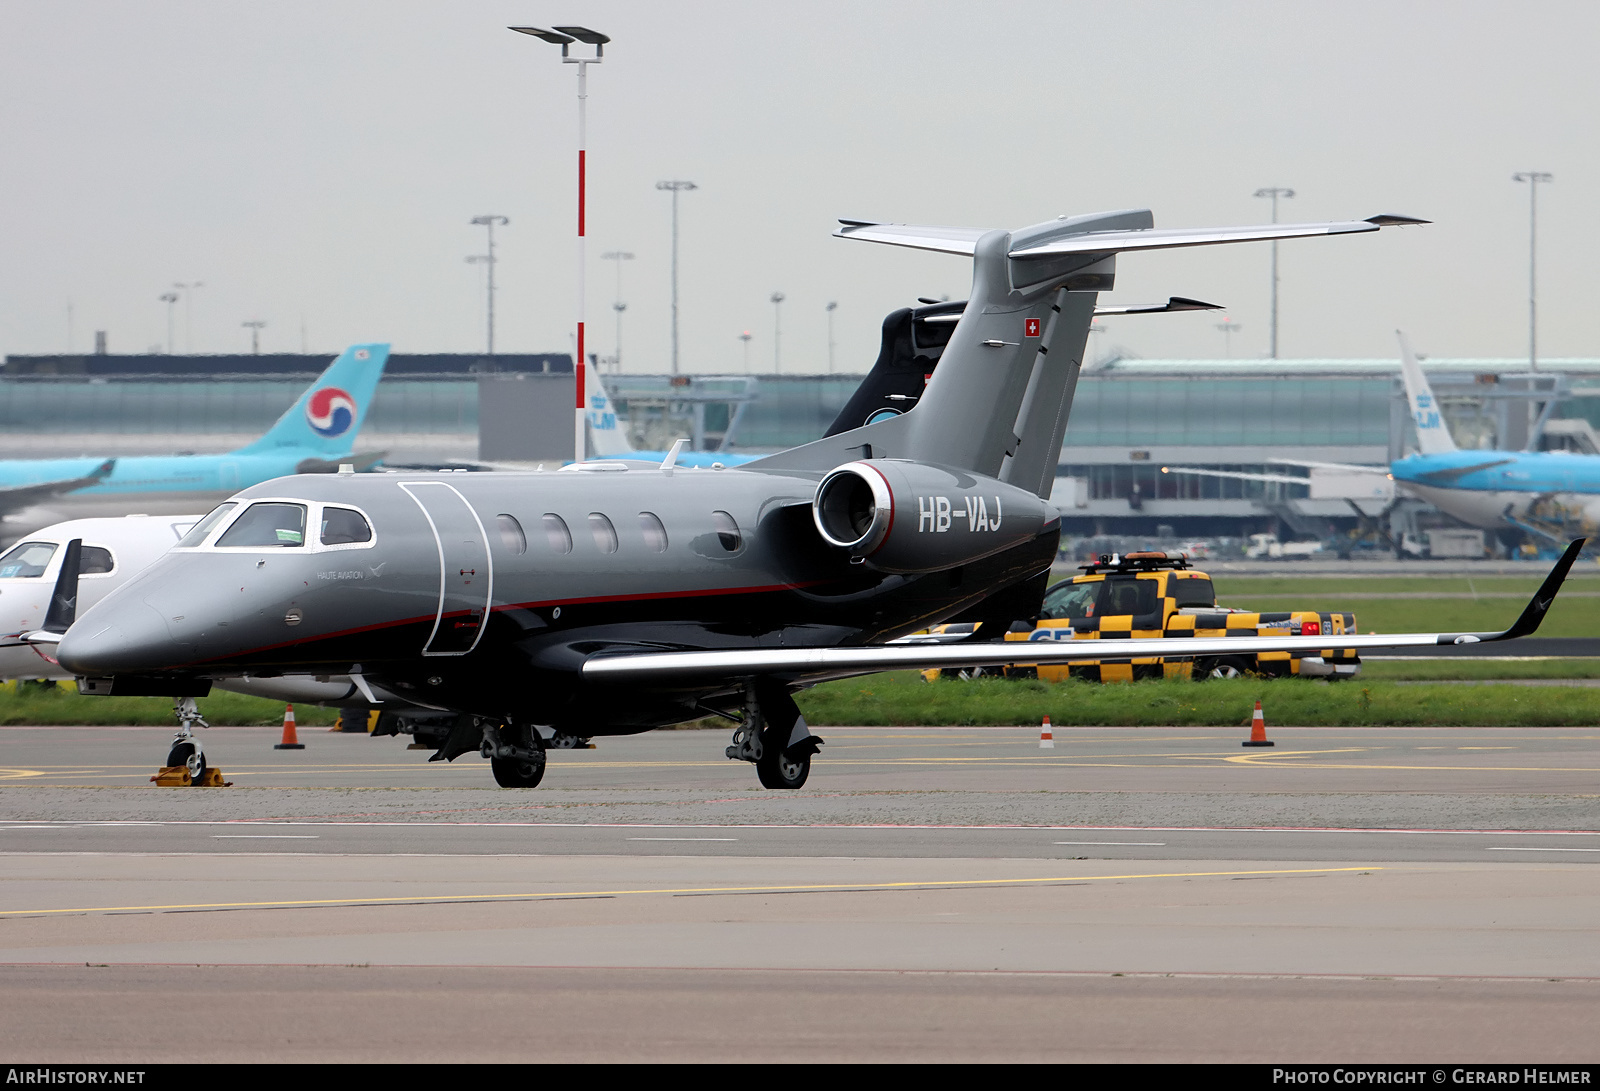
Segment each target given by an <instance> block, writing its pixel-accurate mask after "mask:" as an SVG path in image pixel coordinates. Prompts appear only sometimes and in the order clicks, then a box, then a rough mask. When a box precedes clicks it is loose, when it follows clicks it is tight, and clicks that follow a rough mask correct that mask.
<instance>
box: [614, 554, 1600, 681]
mask: <svg viewBox="0 0 1600 1091" xmlns="http://www.w3.org/2000/svg"><path fill="white" fill-rule="evenodd" d="M1583 543H1584V539H1582V538H1579V539H1577V540H1576V541H1574V542H1572V543H1571V544H1570V545H1568V546H1567V550H1566V552H1565V553H1564V554H1562V556H1561V559H1560V560H1559V561H1557V562H1556V564H1555V567H1554V568H1552V569H1551V570H1550V574H1549V575H1548V576H1546V577H1545V580H1544V583H1543V584H1541V585H1540V587H1539V590H1538V591H1536V592H1534V596H1533V598H1532V599H1531V600H1530V601H1529V602H1528V605H1527V607H1526V608H1525V609H1524V610H1523V611H1522V616H1520V617H1519V618H1517V620H1516V622H1515V623H1514V624H1512V626H1511V627H1510V628H1509V629H1504V630H1501V631H1500V632H1497V633H1391V634H1386V635H1373V636H1361V635H1359V634H1346V635H1340V636H1332V635H1324V636H1282V637H1273V636H1241V637H1204V638H1202V637H1195V638H1182V637H1162V638H1159V639H1154V640H1133V639H1128V640H1115V639H1105V638H1100V639H1094V640H1062V641H1053V640H1041V641H1002V642H994V643H988V642H982V643H973V644H943V645H940V644H894V645H886V644H878V645H869V646H867V647H855V648H741V649H734V650H727V651H663V652H617V653H606V652H599V653H596V654H594V655H592V656H590V657H589V658H588V659H587V660H586V661H585V662H584V664H583V677H584V678H585V679H586V680H588V681H592V682H598V683H605V682H612V681H629V682H644V681H656V682H673V681H679V680H684V679H689V678H705V677H708V676H709V677H723V678H739V677H749V676H756V675H766V676H772V675H778V676H787V677H789V678H791V679H795V680H800V679H821V678H826V677H829V676H836V675H850V674H865V673H871V672H875V671H887V670H907V669H916V670H922V669H927V668H930V667H941V668H947V669H957V668H963V667H987V666H1001V665H1006V664H1012V663H1070V662H1073V661H1075V660H1085V659H1129V658H1133V657H1137V656H1162V655H1169V656H1170V655H1174V654H1178V655H1229V654H1234V653H1238V652H1269V651H1301V652H1315V651H1317V650H1319V649H1322V648H1353V649H1356V650H1360V649H1362V648H1420V647H1436V646H1439V645H1448V644H1477V643H1483V642H1488V641H1497V640H1514V639H1516V638H1517V637H1520V636H1527V635H1529V634H1530V633H1532V632H1534V631H1535V630H1536V629H1538V628H1539V623H1540V622H1541V621H1543V620H1544V616H1545V614H1546V613H1547V612H1548V611H1549V609H1550V605H1551V603H1553V602H1554V601H1555V597H1556V593H1557V592H1558V591H1560V589H1561V584H1562V582H1563V581H1564V580H1565V579H1566V578H1567V573H1568V572H1569V571H1570V570H1571V568H1572V565H1573V563H1574V562H1575V561H1576V560H1577V559H1578V554H1579V553H1580V552H1582V550H1583Z"/></svg>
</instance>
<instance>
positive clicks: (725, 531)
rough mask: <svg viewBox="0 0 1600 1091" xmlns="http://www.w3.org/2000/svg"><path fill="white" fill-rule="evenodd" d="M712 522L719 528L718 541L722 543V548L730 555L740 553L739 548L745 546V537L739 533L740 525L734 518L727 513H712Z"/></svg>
mask: <svg viewBox="0 0 1600 1091" xmlns="http://www.w3.org/2000/svg"><path fill="white" fill-rule="evenodd" d="M711 521H712V523H714V524H715V525H716V528H717V541H719V542H721V543H722V548H723V549H726V550H727V551H728V552H729V553H737V552H739V546H741V545H742V544H744V537H743V535H741V534H740V533H739V524H738V523H736V522H734V519H733V516H731V515H729V514H728V513H727V512H725V511H714V512H712V513H711Z"/></svg>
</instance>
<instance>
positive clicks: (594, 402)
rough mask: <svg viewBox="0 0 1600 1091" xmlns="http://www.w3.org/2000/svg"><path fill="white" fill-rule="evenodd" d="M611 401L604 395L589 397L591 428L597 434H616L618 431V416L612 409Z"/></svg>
mask: <svg viewBox="0 0 1600 1091" xmlns="http://www.w3.org/2000/svg"><path fill="white" fill-rule="evenodd" d="M610 406H611V402H610V399H608V398H607V397H606V396H605V395H604V394H591V395H589V427H590V428H593V429H594V430H595V431H597V432H614V431H616V429H617V415H616V413H614V412H613V411H612V410H611V408H610Z"/></svg>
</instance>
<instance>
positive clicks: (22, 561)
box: [0, 542, 57, 580]
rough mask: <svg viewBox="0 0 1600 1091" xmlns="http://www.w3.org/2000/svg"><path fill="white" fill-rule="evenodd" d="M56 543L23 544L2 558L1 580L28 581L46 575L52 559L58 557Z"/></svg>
mask: <svg viewBox="0 0 1600 1091" xmlns="http://www.w3.org/2000/svg"><path fill="white" fill-rule="evenodd" d="M56 549H57V546H56V544H55V543H54V542H23V543H21V544H20V545H14V546H12V547H11V548H10V549H8V550H7V551H6V554H5V556H3V557H0V580H15V579H28V578H31V577H36V576H42V575H44V570H45V568H47V567H48V566H49V564H50V558H51V557H54V556H55V555H56Z"/></svg>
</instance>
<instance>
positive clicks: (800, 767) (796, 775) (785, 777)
mask: <svg viewBox="0 0 1600 1091" xmlns="http://www.w3.org/2000/svg"><path fill="white" fill-rule="evenodd" d="M810 775H811V755H810V754H807V755H806V756H805V757H803V758H801V759H800V760H798V761H793V760H791V759H789V758H786V757H784V756H783V751H782V750H779V749H778V748H777V747H776V746H769V747H766V748H765V750H764V752H763V753H762V755H761V760H760V761H758V762H756V776H757V777H758V778H759V779H760V781H761V787H763V788H791V789H792V788H800V787H802V786H804V785H805V782H806V777H808V776H810Z"/></svg>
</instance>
